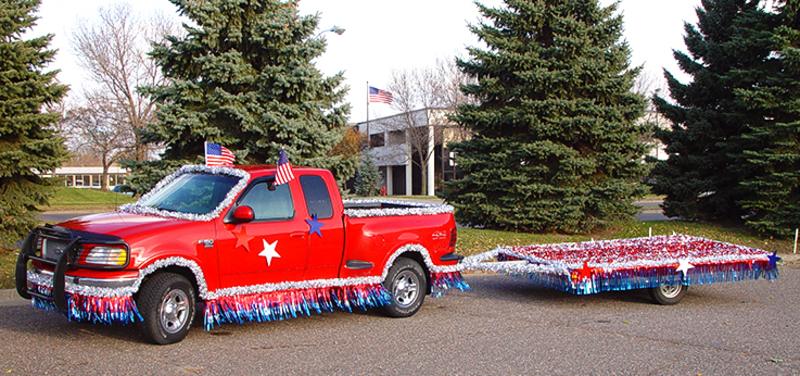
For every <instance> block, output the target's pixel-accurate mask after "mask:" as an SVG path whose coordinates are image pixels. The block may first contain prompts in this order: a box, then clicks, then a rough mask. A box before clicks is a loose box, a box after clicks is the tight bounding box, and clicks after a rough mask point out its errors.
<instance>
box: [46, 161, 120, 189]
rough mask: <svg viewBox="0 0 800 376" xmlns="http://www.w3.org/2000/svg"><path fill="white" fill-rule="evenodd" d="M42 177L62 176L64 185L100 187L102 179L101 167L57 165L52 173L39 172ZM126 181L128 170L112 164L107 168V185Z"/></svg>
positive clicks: (111, 185)
mask: <svg viewBox="0 0 800 376" xmlns="http://www.w3.org/2000/svg"><path fill="white" fill-rule="evenodd" d="M40 175H41V176H43V177H58V178H63V179H64V181H63V183H62V185H63V186H65V187H75V188H100V182H101V181H102V180H103V168H102V167H59V168H57V169H56V171H55V172H54V173H49V172H48V173H44V174H40ZM127 181H128V170H127V169H124V168H122V167H120V166H117V165H114V166H111V167H109V168H108V184H107V185H108V187H109V189H110V188H111V187H113V186H115V185H120V184H125V183H126V182H127Z"/></svg>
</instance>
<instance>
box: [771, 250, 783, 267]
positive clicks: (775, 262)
mask: <svg viewBox="0 0 800 376" xmlns="http://www.w3.org/2000/svg"><path fill="white" fill-rule="evenodd" d="M780 259H781V258H780V257H778V251H775V252H773V253H772V254H771V255H769V267H771V268H777V267H778V260H780Z"/></svg>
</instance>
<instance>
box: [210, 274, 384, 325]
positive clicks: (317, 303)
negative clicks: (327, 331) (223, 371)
mask: <svg viewBox="0 0 800 376" xmlns="http://www.w3.org/2000/svg"><path fill="white" fill-rule="evenodd" d="M391 302H392V297H391V295H390V294H389V292H388V291H387V290H386V288H384V287H383V285H381V284H366V285H353V286H326V287H311V288H305V289H293V290H282V291H270V292H263V293H256V294H249V295H231V296H223V297H219V298H216V299H213V300H209V301H206V304H205V328H206V330H211V329H213V328H214V326H219V325H221V324H223V323H240V324H241V323H244V322H264V321H278V320H285V319H290V318H296V317H298V316H310V315H311V314H312V313H318V314H319V313H323V312H333V310H334V308H339V309H341V310H343V311H347V312H352V311H353V308H354V307H355V308H360V309H362V310H367V309H369V308H374V307H380V306H383V305H387V304H391Z"/></svg>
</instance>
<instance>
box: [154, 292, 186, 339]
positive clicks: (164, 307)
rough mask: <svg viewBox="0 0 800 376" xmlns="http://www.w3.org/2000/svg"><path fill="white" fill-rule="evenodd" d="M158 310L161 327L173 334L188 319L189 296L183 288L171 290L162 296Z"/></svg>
mask: <svg viewBox="0 0 800 376" xmlns="http://www.w3.org/2000/svg"><path fill="white" fill-rule="evenodd" d="M158 311H159V312H158V317H159V320H160V321H161V328H163V329H164V331H165V332H167V333H169V334H175V333H177V332H178V331H180V330H181V328H183V326H184V325H186V321H188V319H189V297H188V296H187V295H186V292H184V291H183V290H171V291H170V292H168V293H167V295H166V296H164V299H163V300H162V301H161V306H160V307H159V310H158Z"/></svg>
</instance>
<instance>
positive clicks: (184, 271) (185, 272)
mask: <svg viewBox="0 0 800 376" xmlns="http://www.w3.org/2000/svg"><path fill="white" fill-rule="evenodd" d="M161 273H173V274H179V275H182V276H183V277H185V278H186V279H187V280H189V283H191V284H192V289H194V295H195V298H196V301H201V300H203V299H202V298H201V297H200V289H199V287H198V285H197V278H195V276H194V273H192V271H191V270H190V269H188V268H184V267H181V266H177V265H170V266H167V267H164V268H161V269H158V270H157V271H155V272H153V273H151V274H148V275H147V276H146V277H145V278H144V280H142V285H143V284H144V283H145V282H146V281H147V280H148V279H150V278H153V277H154V276H156V275H158V274H161ZM140 286H141V285H140Z"/></svg>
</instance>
